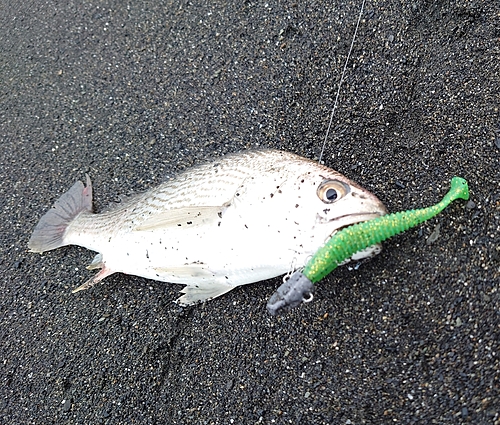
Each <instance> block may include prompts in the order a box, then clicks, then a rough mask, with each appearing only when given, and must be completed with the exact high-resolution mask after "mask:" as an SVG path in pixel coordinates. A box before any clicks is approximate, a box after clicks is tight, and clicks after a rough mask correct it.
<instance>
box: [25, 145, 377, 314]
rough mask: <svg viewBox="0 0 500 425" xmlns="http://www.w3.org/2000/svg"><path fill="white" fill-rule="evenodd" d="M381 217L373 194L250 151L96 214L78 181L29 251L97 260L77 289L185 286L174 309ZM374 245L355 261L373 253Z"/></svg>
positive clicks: (288, 262)
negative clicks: (142, 281) (129, 279)
mask: <svg viewBox="0 0 500 425" xmlns="http://www.w3.org/2000/svg"><path fill="white" fill-rule="evenodd" d="M385 213H386V209H385V207H384V205H383V204H382V203H381V202H380V201H379V200H378V199H377V198H376V197H375V196H374V195H373V194H371V193H370V192H368V191H366V190H365V189H363V188H361V187H359V186H358V185H356V184H355V183H353V182H351V181H350V180H348V179H347V178H346V177H344V176H343V175H341V174H339V173H338V172H336V171H334V170H332V169H330V168H327V167H324V166H322V165H319V164H317V163H315V162H313V161H310V160H308V159H305V158H302V157H299V156H297V155H294V154H291V153H288V152H282V151H275V150H263V151H250V152H246V153H241V154H235V155H228V156H227V157H224V158H222V159H220V160H218V161H216V162H213V163H208V164H203V165H200V166H197V167H194V168H192V169H190V170H188V171H185V172H183V173H182V174H180V175H179V176H177V177H176V178H175V179H173V180H170V181H167V182H165V183H163V184H161V185H160V186H158V187H156V188H154V189H152V190H150V191H148V192H145V193H143V194H140V195H137V196H135V197H133V198H131V199H130V200H128V201H126V202H123V203H121V204H119V205H118V206H116V207H114V208H113V209H111V210H110V211H107V212H103V213H100V214H94V213H93V212H92V187H91V183H90V179H89V178H88V176H87V185H86V187H85V186H84V185H83V184H82V183H81V182H77V183H76V184H75V185H74V186H73V187H72V188H71V189H70V190H69V191H68V192H67V193H66V194H64V195H63V196H62V197H61V198H60V199H59V200H58V201H57V202H56V204H55V205H54V207H53V208H52V209H51V210H49V212H48V213H46V214H45V216H43V217H42V218H41V220H40V222H39V223H38V225H37V226H36V228H35V230H34V232H33V235H32V237H31V239H30V242H29V248H30V249H31V251H34V252H44V251H47V250H50V249H55V248H58V247H60V246H64V245H79V246H83V247H86V248H88V249H91V250H93V251H96V252H98V253H99V254H98V255H97V256H96V257H95V259H94V261H93V262H92V264H91V265H90V266H89V268H92V269H93V268H99V269H101V270H100V271H99V273H98V274H97V275H96V276H95V277H93V278H92V279H90V280H89V281H88V282H86V283H85V284H83V285H82V286H81V287H80V288H77V290H79V289H85V288H87V287H89V286H91V285H93V284H95V283H97V282H99V281H100V280H102V279H103V278H104V277H106V276H108V275H110V274H112V273H115V272H122V273H127V274H132V275H138V276H142V277H145V278H148V279H154V280H160V281H165V282H172V283H180V284H185V285H186V287H185V288H184V289H183V291H182V292H183V293H184V295H183V296H182V297H180V298H179V299H178V302H179V303H180V304H181V305H189V304H193V303H196V302H199V301H205V300H207V299H211V298H215V297H217V296H219V295H221V294H223V293H225V292H228V291H229V290H231V289H233V288H234V287H236V286H240V285H244V284H247V283H252V282H257V281H261V280H265V279H269V278H272V277H275V276H278V275H281V274H285V273H287V272H290V271H293V270H294V269H297V268H300V267H303V266H304V264H305V263H306V261H307V259H308V258H309V257H310V256H312V255H313V254H314V253H315V252H316V250H317V249H318V248H319V247H321V246H322V245H323V244H324V243H325V241H326V240H327V239H328V238H329V237H330V236H331V235H332V234H333V233H334V232H335V231H336V230H338V229H339V228H342V227H345V226H347V225H350V224H353V223H357V222H360V221H365V220H368V219H371V218H374V217H377V216H380V215H383V214H385ZM377 251H378V248H377V247H374V248H373V249H371V250H367V251H366V252H363V253H359V254H358V255H357V258H362V257H364V256H369V255H371V254H373V253H374V252H377Z"/></svg>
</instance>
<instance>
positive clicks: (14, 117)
mask: <svg viewBox="0 0 500 425" xmlns="http://www.w3.org/2000/svg"><path fill="white" fill-rule="evenodd" d="M302 3H305V2H293V1H290V2H288V1H278V2H277V1H273V0H269V1H267V2H257V1H244V2H236V1H235V2H232V3H229V4H228V3H227V2H224V1H218V0H215V1H209V2H206V1H205V2H203V1H197V0H195V1H189V2H188V1H184V0H180V1H167V2H157V1H149V0H148V1H143V2H131V1H124V2H122V1H118V0H104V1H99V2H89V1H86V0H84V1H82V2H72V1H69V2H56V1H53V0H48V1H44V2H40V1H38V2H37V1H32V2H7V1H5V0H3V1H1V2H0V137H1V142H2V144H1V148H2V149H1V153H0V167H1V172H2V179H1V181H0V193H1V197H0V206H1V220H0V228H1V234H0V235H1V244H0V250H1V257H0V262H1V268H2V279H1V282H0V293H1V295H0V309H1V316H0V317H1V327H0V338H1V349H0V350H1V351H0V353H1V364H0V378H1V381H0V422H1V423H3V424H51V423H57V424H59V423H64V424H232V423H234V424H256V423H264V424H271V423H277V424H381V423H383V424H389V423H402V424H417V423H418V424H430V423H440V424H452V423H471V424H500V361H499V356H500V290H499V283H500V161H499V160H500V112H499V101H500V94H499V93H500V6H499V4H498V2H497V1H481V0H477V1H474V2H472V1H466V0H457V1H450V0H449V1H433V2H431V1H426V0H414V1H411V2H406V3H405V2H400V1H395V0H382V1H377V2H374V1H372V2H370V1H369V2H368V4H367V6H366V12H365V14H364V20H363V22H362V23H361V26H360V30H359V37H358V39H357V42H356V45H355V48H354V51H353V55H352V59H351V61H350V64H349V67H348V71H347V76H346V81H345V85H344V86H343V90H342V96H341V99H340V108H339V110H338V114H337V115H336V118H335V120H334V126H333V127H334V128H333V130H334V137H333V139H332V141H331V143H330V144H329V145H328V147H327V152H326V156H325V163H326V164H327V165H329V166H331V167H332V168H336V169H338V170H339V171H341V172H343V173H344V174H346V175H347V176H349V177H350V178H352V179H354V180H356V181H358V182H359V183H360V184H362V185H364V186H365V187H367V188H368V189H370V190H371V191H373V192H374V193H375V194H377V195H378V196H379V197H380V198H381V199H382V200H383V201H384V202H385V203H386V205H387V206H388V208H389V210H391V211H397V210H403V209H408V208H412V207H421V206H424V205H429V204H431V203H434V202H435V201H437V200H438V199H440V198H441V196H442V195H443V194H444V192H445V191H446V189H447V186H448V182H449V180H450V177H451V176H452V175H454V174H459V175H461V176H464V177H465V178H467V179H468V181H469V183H470V186H471V193H472V198H471V199H472V202H470V203H469V204H467V203H466V202H456V203H454V204H453V205H452V206H451V207H450V208H449V209H447V210H446V212H445V213H443V214H442V215H441V216H440V217H439V218H437V219H434V220H433V221H431V222H429V223H427V224H425V225H423V226H421V227H420V228H418V229H415V230H412V231H410V232H408V233H406V234H404V235H401V236H398V237H396V238H394V239H392V240H390V241H389V242H387V243H386V244H385V247H386V249H385V251H384V252H383V254H381V255H380V256H379V257H377V258H376V259H374V260H372V261H370V262H368V263H365V264H363V265H362V266H361V267H360V268H359V270H348V269H347V268H342V269H337V270H336V271H335V273H334V274H333V275H331V276H330V277H328V278H327V279H326V280H325V281H324V282H323V283H322V284H321V286H320V288H319V290H318V293H317V294H316V298H315V301H314V302H313V303H310V304H308V305H307V306H304V307H302V308H301V309H298V310H296V311H294V312H292V313H290V314H288V315H286V316H282V317H278V318H275V317H270V316H269V315H268V314H267V312H266V310H265V303H266V300H267V298H268V297H269V296H270V295H271V294H272V293H273V291H274V290H275V289H276V288H277V287H278V286H279V284H280V279H273V280H272V281H269V282H263V283H260V284H254V285H249V286H248V287H243V288H239V289H237V290H235V291H233V292H231V293H230V294H228V295H226V296H224V297H222V298H220V299H217V300H215V301H212V302H210V303H207V304H205V305H201V306H196V307H193V308H187V309H180V308H178V307H177V306H176V305H175V304H173V303H172V300H173V299H175V298H176V297H177V292H178V290H179V289H180V287H179V286H176V285H168V284H163V283H158V282H154V281H148V280H145V279H141V278H137V277H133V276H125V275H115V276H112V277H111V278H109V279H107V282H106V284H105V285H102V286H98V287H96V288H94V289H92V290H89V291H86V292H83V293H79V294H77V295H72V294H71V292H70V290H71V288H74V287H75V286H77V285H79V284H80V283H82V282H83V281H84V280H85V279H86V278H88V277H89V276H90V272H88V271H86V270H85V268H84V266H85V265H86V264H88V262H89V261H90V260H91V258H92V256H93V254H92V253H90V252H89V251H86V250H84V249H81V248H78V247H68V248H63V249H60V250H57V251H53V252H49V253H47V254H44V255H43V256H40V255H35V254H31V253H28V252H27V241H28V238H29V236H30V234H31V231H32V229H33V227H34V225H35V224H36V222H37V221H38V219H39V217H40V216H41V215H42V214H43V213H44V212H45V211H46V210H47V209H48V208H49V207H50V205H51V204H52V203H53V202H54V201H55V199H57V197H58V196H59V195H60V194H61V193H63V192H64V191H65V190H67V189H68V188H69V187H70V186H71V184H72V183H73V182H74V181H75V180H77V179H80V178H82V177H83V173H84V172H89V173H90V174H91V176H92V177H93V181H94V187H95V206H96V209H97V210H100V209H102V208H103V207H104V206H106V205H107V204H108V203H109V202H110V201H112V200H114V199H117V198H118V197H119V196H120V195H126V194H130V193H133V192H137V191H140V190H144V189H147V188H150V187H152V186H154V185H156V184H157V182H158V181H159V180H161V179H162V178H164V176H165V175H171V174H173V173H175V172H177V171H179V170H181V169H183V168H184V167H187V166H189V165H192V164H196V163H200V162H202V161H204V160H206V158H209V157H217V156H219V155H222V154H225V153H228V152H235V151H240V150H242V149H247V148H254V147H275V148H281V149H286V150H289V151H293V152H296V153H299V154H302V155H304V156H307V157H309V158H317V157H318V154H319V151H320V146H321V143H322V139H323V137H324V134H325V131H326V127H327V123H328V118H329V113H330V110H331V107H332V104H333V100H334V97H335V92H336V88H337V84H338V81H339V79H340V75H341V70H342V66H343V63H344V61H345V58H346V54H347V51H348V48H349V44H350V40H351V36H352V32H353V29H354V25H355V22H356V19H357V14H358V11H359V7H360V4H353V2H352V1H351V0H350V1H349V3H348V4H345V3H346V2H344V3H333V4H331V2H326V1H325V2H323V1H314V2H308V5H307V6H305V5H304V4H302ZM438 223H439V224H440V226H441V227H440V237H439V238H438V239H437V241H435V242H434V243H432V244H428V243H427V242H426V241H427V238H428V236H429V235H430V234H431V232H432V231H433V230H434V229H435V227H436V225H437V224H438Z"/></svg>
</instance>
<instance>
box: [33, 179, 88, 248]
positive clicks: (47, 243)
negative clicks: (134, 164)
mask: <svg viewBox="0 0 500 425" xmlns="http://www.w3.org/2000/svg"><path fill="white" fill-rule="evenodd" d="M82 211H89V212H92V182H91V181H90V177H89V176H88V174H87V187H85V186H84V185H83V183H82V182H80V181H79V182H76V183H75V184H74V185H73V186H72V187H71V189H70V190H68V191H67V192H66V193H65V194H64V195H62V196H61V197H60V198H59V199H58V200H57V201H56V203H55V204H54V205H53V206H52V208H51V209H50V210H49V211H47V212H46V213H45V215H44V216H43V217H42V218H41V219H40V221H39V222H38V224H37V225H36V227H35V230H33V234H32V235H31V238H30V240H29V242H28V247H29V249H30V251H31V252H44V251H49V250H51V249H56V248H59V247H61V246H64V245H66V244H65V243H64V240H63V238H64V233H65V231H66V229H67V227H68V225H69V224H70V223H71V222H72V221H73V220H74V219H75V217H76V216H77V215H78V214H80V213H81V212H82Z"/></svg>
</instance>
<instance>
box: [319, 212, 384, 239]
mask: <svg viewBox="0 0 500 425" xmlns="http://www.w3.org/2000/svg"><path fill="white" fill-rule="evenodd" d="M385 214H387V211H373V212H364V213H357V214H344V215H341V216H339V217H335V218H332V219H331V220H328V223H329V224H335V229H334V230H333V231H332V233H331V234H330V236H333V235H334V234H335V233H337V232H338V231H339V230H342V229H343V228H345V227H349V226H351V225H353V224H357V223H361V222H363V221H368V220H372V219H374V218H377V217H382V216H383V215H385Z"/></svg>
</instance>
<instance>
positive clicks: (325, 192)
mask: <svg viewBox="0 0 500 425" xmlns="http://www.w3.org/2000/svg"><path fill="white" fill-rule="evenodd" d="M332 171H333V170H332ZM315 183H316V184H314V185H313V186H315V188H316V190H312V192H313V193H314V194H315V195H316V196H315V199H314V202H315V204H316V205H317V216H316V222H317V223H318V224H325V225H326V226H327V227H329V231H328V233H329V235H330V236H331V235H332V234H333V233H334V232H335V231H337V230H339V229H341V228H343V227H346V226H350V225H352V224H356V223H360V222H362V221H366V220H370V219H373V218H376V217H380V216H383V215H385V214H387V209H386V207H385V205H384V204H383V203H382V201H380V199H378V198H377V197H376V196H375V195H374V194H373V193H371V192H369V191H368V190H366V189H364V188H363V187H361V186H359V185H358V184H356V183H354V182H353V181H351V180H349V179H348V178H347V177H345V176H343V175H342V174H339V173H336V172H333V173H332V174H331V175H329V176H324V175H318V178H317V180H316V182H315Z"/></svg>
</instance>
